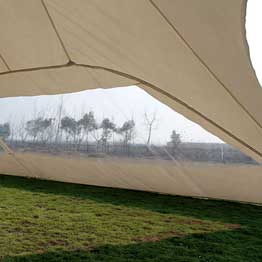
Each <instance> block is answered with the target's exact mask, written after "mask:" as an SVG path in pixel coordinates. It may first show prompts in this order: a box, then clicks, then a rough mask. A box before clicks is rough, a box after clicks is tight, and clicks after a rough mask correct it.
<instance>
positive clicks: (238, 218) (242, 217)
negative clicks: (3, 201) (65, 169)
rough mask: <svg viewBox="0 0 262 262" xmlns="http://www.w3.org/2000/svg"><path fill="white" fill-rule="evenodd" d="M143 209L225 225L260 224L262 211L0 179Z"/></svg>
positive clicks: (23, 186) (1, 182)
mask: <svg viewBox="0 0 262 262" xmlns="http://www.w3.org/2000/svg"><path fill="white" fill-rule="evenodd" d="M1 185H2V186H4V187H8V188H16V189H21V190H27V191H30V192H39V193H40V192H41V193H47V194H54V195H63V196H70V197H74V198H80V199H86V200H92V201H96V202H98V203H108V204H112V205H116V206H117V205H121V206H126V207H131V208H133V207H135V208H142V209H146V210H150V211H154V212H159V213H166V214H177V215H183V216H190V217H194V218H197V219H208V220H215V221H220V222H224V223H237V224H241V225H252V224H256V225H257V224H258V223H262V207H261V206H254V205H249V204H241V203H235V202H228V201H217V200H201V199H195V198H190V197H180V196H170V195H161V194H157V193H149V192H141V191H134V190H126V189H114V188H105V187H98V186H87V185H79V184H69V183H62V182H54V181H46V180H38V179H30V178H22V177H13V176H5V175H0V186H1Z"/></svg>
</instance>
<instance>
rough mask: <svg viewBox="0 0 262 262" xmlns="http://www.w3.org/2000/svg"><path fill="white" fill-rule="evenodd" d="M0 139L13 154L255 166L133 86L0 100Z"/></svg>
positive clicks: (243, 156)
mask: <svg viewBox="0 0 262 262" xmlns="http://www.w3.org/2000/svg"><path fill="white" fill-rule="evenodd" d="M0 136H1V138H2V140H3V141H5V143H6V144H7V145H8V146H9V147H10V148H11V149H12V150H14V151H16V152H19V153H34V154H49V155H52V156H58V157H64V156H67V157H73V158H79V157H81V158H86V159H89V158H92V159H114V160H115V159H116V160H117V161H118V160H119V161H121V159H132V160H137V161H143V160H153V161H155V160H165V161H170V162H171V161H173V162H174V163H177V162H178V161H179V162H180V163H194V164H197V163H209V164H211V163H212V164H256V162H255V161H254V160H253V159H251V158H250V157H248V156H246V155H245V154H243V153H241V152H240V151H239V150H237V149H235V148H233V147H232V146H230V145H227V144H225V143H224V142H223V141H221V140H220V139H219V138H217V137H216V136H214V135H212V134H210V133H209V132H207V131H206V130H204V129H203V128H202V127H200V126H199V125H197V124H195V123H193V122H192V121H190V120H188V119H186V118H185V117H183V116H182V115H180V114H179V113H177V112H175V111H174V110H172V109H170V108H169V107H167V106H166V105H164V104H162V103H161V102H159V101H157V100H156V99H154V98H153V97H152V96H150V95H148V94H147V93H146V92H145V91H143V90H142V89H140V88H138V87H136V86H130V87H124V88H123V87H121V88H113V89H96V90H88V91H83V92H78V93H72V94H64V95H52V96H38V97H18V98H3V99H1V104H0ZM171 163H172V162H171Z"/></svg>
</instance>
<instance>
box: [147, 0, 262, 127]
mask: <svg viewBox="0 0 262 262" xmlns="http://www.w3.org/2000/svg"><path fill="white" fill-rule="evenodd" d="M149 2H150V3H151V4H152V5H153V7H154V8H155V9H156V10H157V11H158V12H159V14H160V15H161V16H162V17H163V18H164V20H165V21H166V22H167V23H168V24H169V25H170V26H171V28H172V29H173V30H174V31H175V33H176V34H177V35H178V36H179V38H180V39H181V40H182V41H183V42H184V43H185V45H186V46H187V47H188V48H189V49H190V51H191V52H192V53H193V55H194V56H195V57H196V58H197V59H198V60H199V62H200V63H201V64H202V65H203V66H204V67H205V68H206V69H207V71H208V72H209V73H210V74H211V75H212V76H213V77H214V78H215V79H216V80H217V81H218V82H219V84H220V85H221V86H222V87H223V88H224V89H225V90H226V91H227V93H228V94H229V95H230V96H231V97H232V98H233V99H234V100H235V102H236V103H237V104H238V105H239V106H240V107H241V108H242V109H243V110H244V111H245V112H246V113H247V114H248V116H249V117H250V118H251V119H252V120H253V121H254V122H255V123H256V124H257V125H258V126H259V127H260V128H262V125H261V124H260V123H259V122H258V121H257V120H256V119H255V117H253V116H252V114H251V113H250V112H249V111H248V110H247V109H246V107H245V106H244V105H242V104H241V103H240V102H239V100H238V99H237V98H236V96H235V95H234V94H233V93H232V92H231V91H230V90H229V89H228V88H227V87H226V85H225V84H224V83H223V82H222V80H220V79H219V77H218V76H217V75H216V74H215V73H214V72H213V71H212V70H211V68H210V67H209V66H208V65H207V64H206V62H205V61H204V60H203V59H202V58H201V57H200V55H198V54H197V52H196V51H195V50H194V49H193V47H192V46H191V45H190V44H189V43H188V42H187V40H186V39H185V38H184V37H183V35H182V34H181V33H180V32H179V31H178V29H177V28H176V27H175V26H174V25H173V23H172V22H171V21H170V20H169V19H168V18H167V17H166V15H165V14H164V13H163V11H162V10H161V9H160V8H159V7H158V6H157V5H156V4H155V3H154V1H153V0H149Z"/></svg>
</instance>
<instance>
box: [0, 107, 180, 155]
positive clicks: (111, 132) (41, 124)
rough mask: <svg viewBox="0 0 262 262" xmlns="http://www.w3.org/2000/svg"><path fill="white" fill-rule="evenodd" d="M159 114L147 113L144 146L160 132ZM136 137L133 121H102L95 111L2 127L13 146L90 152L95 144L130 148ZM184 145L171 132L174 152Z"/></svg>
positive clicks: (0, 128) (2, 135)
mask: <svg viewBox="0 0 262 262" xmlns="http://www.w3.org/2000/svg"><path fill="white" fill-rule="evenodd" d="M156 120H157V119H156V113H154V114H153V115H149V114H147V113H145V114H144V124H145V128H146V133H147V137H146V139H145V145H146V146H148V147H149V146H150V144H151V140H152V133H153V132H154V130H156V129H157V124H156V122H157V121H156ZM136 135H137V130H136V123H135V120H134V119H129V120H127V121H125V122H123V124H122V125H120V126H117V124H116V123H115V122H114V121H113V120H112V119H109V118H108V117H106V118H104V119H103V120H102V121H100V122H99V121H98V120H97V119H96V118H95V114H94V112H93V111H89V112H87V113H84V114H83V115H82V117H80V118H79V119H76V118H74V117H71V116H64V117H58V118H57V119H56V118H48V117H40V116H39V117H36V118H34V119H31V120H28V121H20V123H18V124H16V125H14V126H12V125H11V124H10V123H4V124H0V138H2V139H3V140H4V141H7V142H9V143H12V142H14V141H19V142H24V143H26V142H27V143H31V144H41V145H47V144H55V145H56V146H58V145H59V144H67V145H70V146H73V147H74V149H75V150H79V149H80V147H81V148H82V147H83V146H84V147H85V150H86V151H87V152H88V151H89V147H90V145H91V144H92V145H96V146H97V147H98V146H100V147H102V148H103V151H105V152H106V151H107V150H108V147H109V145H112V144H114V145H121V146H122V147H123V148H126V149H128V148H129V147H130V145H131V144H134V143H135V138H136ZM180 144H181V136H180V134H178V133H177V132H176V131H175V130H173V131H172V134H171V136H170V141H169V142H168V146H169V147H171V148H172V149H173V151H175V150H176V149H177V148H178V147H179V145H180Z"/></svg>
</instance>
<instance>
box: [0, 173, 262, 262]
mask: <svg viewBox="0 0 262 262" xmlns="http://www.w3.org/2000/svg"><path fill="white" fill-rule="evenodd" d="M0 261H1V262H14V261H16V262H20V261H21V262H22V261H23V262H29V261H34V262H38V261H45V262H53V261H55V262H61V261H70V262H71V261H73V262H80V261H85V262H89V261H104V262H111V261H112V262H120V261H121V262H123V261H128V262H138V261H139V262H149V261H150V262H156V261H159V262H160V261H161V262H167V261H168V262H169V261H176V262H182V261H183V262H198V261H199V262H200V261H201V262H202V261H203V262H204V261H205V262H207V261H209V262H211V261H212V262H220V261H226V262H233V261H234V262H242V261H243V262H249V261H250V262H261V261H262V207H259V206H254V205H248V204H240V203H232V202H226V201H214V200H199V199H192V198H185V197H177V196H166V195H160V194H153V193H145V192H136V191H131V190H120V189H112V188H101V187H92V186H83V185H75V184H66V183H59V182H51V181H41V180H36V179H27V178H18V177H11V176H0Z"/></svg>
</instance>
